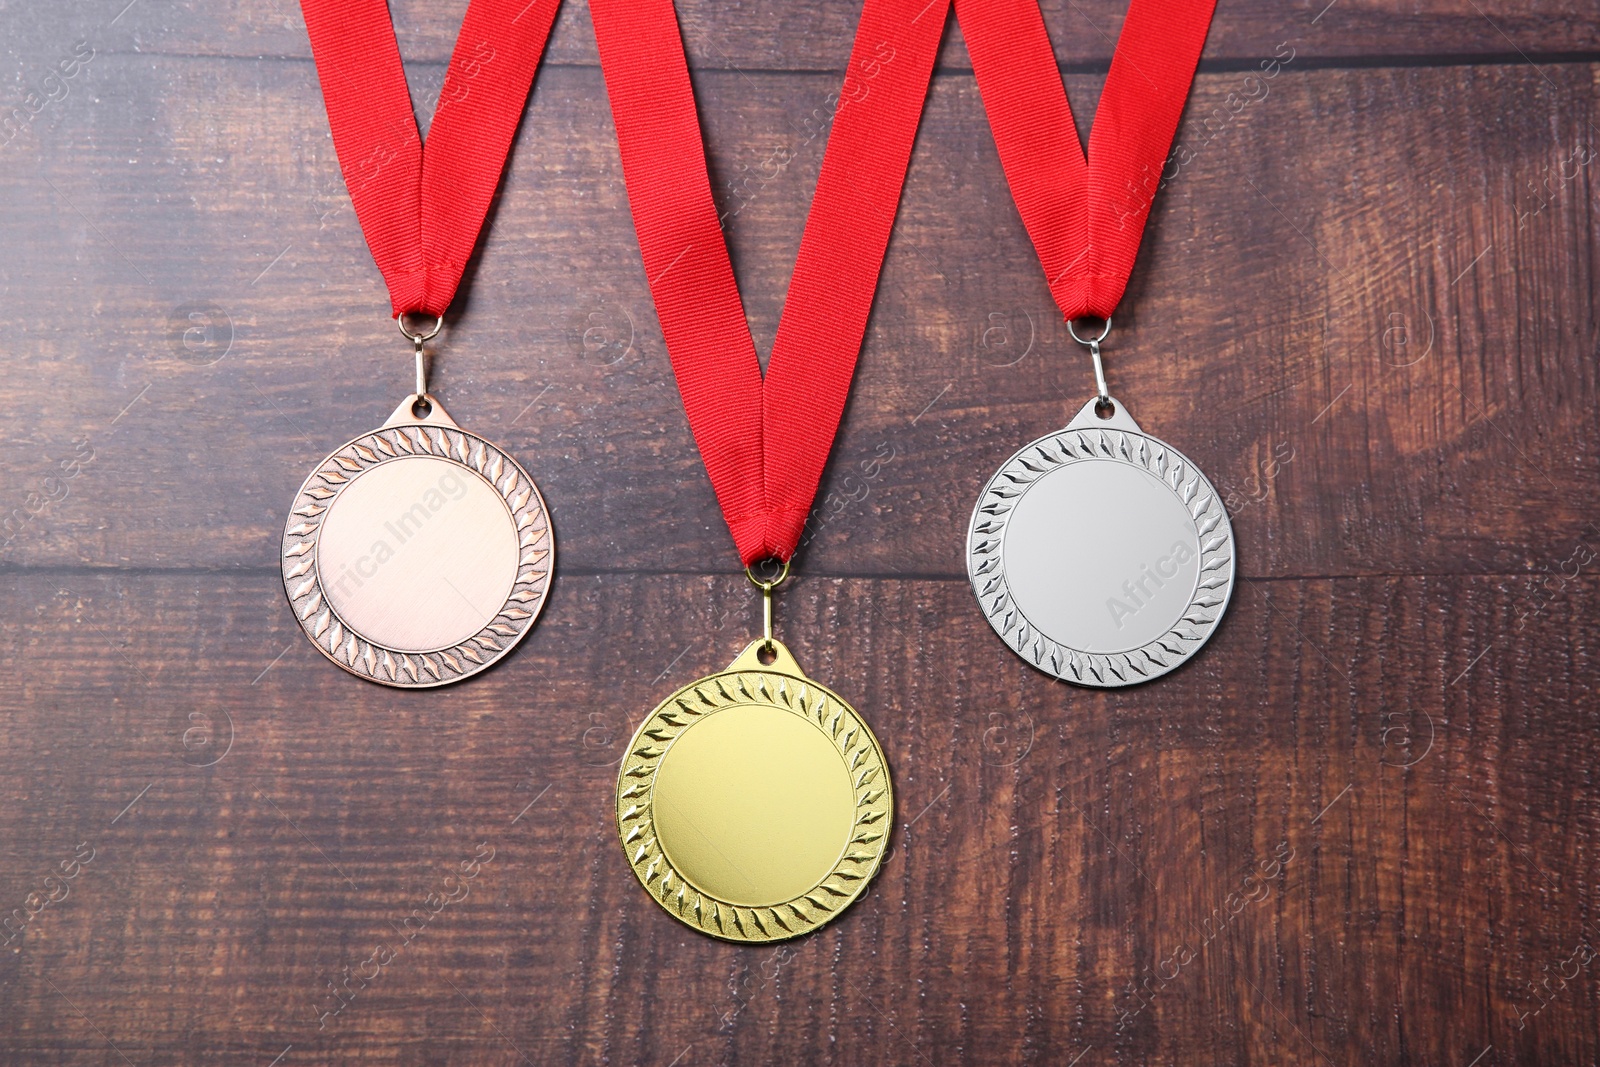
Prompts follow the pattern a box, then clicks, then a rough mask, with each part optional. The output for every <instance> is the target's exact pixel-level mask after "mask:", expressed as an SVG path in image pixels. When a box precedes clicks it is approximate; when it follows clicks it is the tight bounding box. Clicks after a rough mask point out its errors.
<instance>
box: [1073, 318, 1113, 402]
mask: <svg viewBox="0 0 1600 1067" xmlns="http://www.w3.org/2000/svg"><path fill="white" fill-rule="evenodd" d="M1067 332H1068V333H1070V334H1071V335H1072V339H1073V340H1074V341H1076V342H1078V343H1079V344H1080V345H1083V346H1085V347H1086V348H1088V349H1089V358H1090V359H1092V360H1093V361H1094V387H1095V400H1096V401H1097V402H1098V403H1101V404H1109V403H1111V391H1110V390H1109V389H1107V388H1106V369H1105V367H1104V365H1102V364H1101V362H1100V342H1101V341H1104V340H1105V339H1106V335H1107V334H1109V333H1110V332H1111V317H1110V316H1109V315H1108V316H1106V324H1105V328H1104V329H1102V330H1101V331H1100V336H1099V337H1089V338H1085V337H1079V336H1078V331H1077V330H1076V329H1074V328H1073V325H1072V320H1071V319H1068V320H1067Z"/></svg>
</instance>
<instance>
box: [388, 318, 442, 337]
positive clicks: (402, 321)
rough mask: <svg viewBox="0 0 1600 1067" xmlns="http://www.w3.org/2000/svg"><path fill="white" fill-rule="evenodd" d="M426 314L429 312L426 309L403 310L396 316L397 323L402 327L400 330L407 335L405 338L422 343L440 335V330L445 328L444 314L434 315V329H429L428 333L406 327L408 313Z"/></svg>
mask: <svg viewBox="0 0 1600 1067" xmlns="http://www.w3.org/2000/svg"><path fill="white" fill-rule="evenodd" d="M426 314H428V312H426V311H402V312H401V313H400V314H398V315H396V316H395V317H394V322H395V325H396V326H399V327H400V332H401V333H402V334H404V335H405V339H406V340H407V341H410V342H411V343H412V344H414V345H420V344H421V343H422V342H424V341H431V340H433V339H434V338H435V337H437V336H439V331H440V330H442V329H443V328H444V316H443V315H435V316H433V329H431V330H429V331H427V332H426V333H418V332H416V331H413V330H408V329H406V316H407V315H426Z"/></svg>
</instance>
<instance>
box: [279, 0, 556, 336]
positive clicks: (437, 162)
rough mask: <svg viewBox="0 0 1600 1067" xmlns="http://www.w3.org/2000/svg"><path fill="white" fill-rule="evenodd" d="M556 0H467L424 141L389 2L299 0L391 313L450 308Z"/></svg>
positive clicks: (530, 83) (341, 154)
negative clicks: (418, 130) (419, 130)
mask: <svg viewBox="0 0 1600 1067" xmlns="http://www.w3.org/2000/svg"><path fill="white" fill-rule="evenodd" d="M560 2H561V0H533V2H532V3H529V2H528V0H472V2H471V3H470V4H469V5H468V7H467V14H466V17H465V18H464V19H463V20H462V23H461V32H460V35H459V36H458V37H457V38H456V46H455V49H454V52H453V54H452V55H451V57H450V66H449V67H448V68H447V70H446V71H445V78H444V86H443V88H441V89H440V91H439V104H438V107H437V109H436V110H435V111H434V115H433V123H432V125H431V126H430V127H429V130H428V142H427V145H426V147H424V145H423V143H422V137H421V135H420V134H419V133H418V132H417V121H416V117H415V116H414V114H413V113H412V110H411V93H410V90H408V89H407V88H406V75H405V69H404V68H403V67H402V66H401V63H400V46H399V45H398V44H397V43H396V41H395V35H394V23H393V22H392V21H391V20H390V18H389V7H388V4H387V2H386V0H300V8H301V10H302V11H303V12H304V13H305V18H306V30H307V31H308V33H309V34H310V37H311V54H312V56H313V58H315V60H316V63H317V76H318V78H319V79H320V80H321V82H322V97H323V100H324V101H325V102H326V103H327V107H328V126H329V128H330V129H331V130H332V132H333V146H334V149H335V150H336V151H337V152H338V154H339V169H340V170H341V171H343V173H344V181H345V186H346V187H347V188H348V189H349V190H350V201H351V203H352V204H354V205H355V209H356V218H357V219H359V220H360V222H361V231H362V233H364V234H365V235H366V238H367V245H368V247H370V248H371V249H372V258H373V259H374V260H375V261H376V262H377V264H378V269H379V270H380V271H382V272H383V279H384V281H385V282H387V283H388V286H389V299H390V302H391V303H392V304H393V307H394V313H395V315H397V316H398V315H401V314H404V313H407V312H416V313H419V314H425V315H432V316H440V315H443V314H444V311H445V309H446V308H447V307H449V306H450V301H451V299H452V298H453V297H454V296H455V293H456V288H457V287H458V286H459V285H460V284H461V274H462V272H463V271H465V270H466V267H467V260H468V259H469V258H471V256H472V249H473V247H474V246H475V245H476V244H477V243H478V234H479V232H480V231H481V230H482V229H483V220H484V217H485V216H486V215H487V214H488V212H489V204H490V202H491V201H493V199H494V193H495V189H496V188H497V187H498V186H499V184H500V174H501V171H502V170H503V169H504V168H505V162H506V155H507V153H508V152H509V151H510V149H511V141H512V138H513V137H515V136H516V132H517V123H518V122H519V121H520V120H521V118H522V109H523V107H524V106H525V105H526V103H527V100H528V92H529V90H530V89H531V88H532V86H533V75H534V72H535V71H537V70H538V69H539V57H540V55H541V53H543V51H544V44H545V40H546V38H548V37H549V35H550V26H551V23H552V22H554V21H555V16H556V9H557V8H558V7H560Z"/></svg>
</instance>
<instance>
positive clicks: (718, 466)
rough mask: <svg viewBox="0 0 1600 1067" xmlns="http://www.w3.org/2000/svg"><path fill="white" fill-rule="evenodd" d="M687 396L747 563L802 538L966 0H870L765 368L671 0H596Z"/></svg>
mask: <svg viewBox="0 0 1600 1067" xmlns="http://www.w3.org/2000/svg"><path fill="white" fill-rule="evenodd" d="M589 10H590V13H591V14H592V15H593V17H594V31H595V39H596V41H597V42H598V43H599V46H600V65H601V68H602V69H603V70H604V72H605V79H606V90H607V92H608V94H609V95H610V97H611V112H612V116H613V118H614V119H615V122H616V127H617V143H618V146H619V148H620V150H621V154H622V171H623V177H624V180H625V181H626V183H627V187H628V201H629V204H630V206H631V207H632V210H633V222H634V230H635V232H636V233H637V234H638V237H639V251H640V254H641V256H642V258H643V260H644V267H645V272H646V275H647V277H648V279H649V282H650V292H651V294H652V295H653V296H654V298H655V304H656V313H657V315H658V316H659V317H660V319H661V330H662V333H663V335H664V336H665V338H666V342H667V350H668V352H669V354H670V355H671V358H672V369H673V373H674V375H675V376H676V378H677V381H678V389H679V392H680V393H681V394H682V396H683V407H684V411H685V412H686V413H687V415H688V417H689V426H690V428H691V429H692V430H693V432H694V439H695V443H696V444H697V445H698V446H699V448H700V456H701V459H702V460H704V462H705V465H706V472H707V474H709V475H710V477H711V484H712V487H713V488H714V489H715V490H716V493H717V501H718V503H719V504H720V505H721V507H722V512H723V517H724V518H725V519H726V520H727V522H728V528H729V530H730V531H732V533H733V539H734V543H735V545H737V547H738V549H739V555H740V558H741V559H743V560H744V562H745V563H746V564H750V563H754V562H755V561H757V560H760V559H764V558H768V557H775V558H777V559H781V560H787V559H789V558H790V556H792V555H793V554H794V550H795V547H796V546H797V545H798V544H799V543H800V535H801V533H802V531H803V530H804V528H805V522H806V516H807V515H808V514H810V511H811V503H812V500H813V499H814V498H815V497H816V493H817V485H818V483H819V482H820V481H821V479H822V470H823V467H824V465H825V464H826V463H827V459H828V452H829V450H830V449H831V448H832V446H833V438H834V435H835V433H836V432H837V431H838V427H839V419H840V417H841V415H842V414H843V412H844V403H845V397H846V395H847V394H848V393H849V390H850V379H851V377H852V375H853V374H854V372H855V365H856V358H857V356H858V354H859V353H860V350H861V338H862V335H863V334H864V333H865V331H866V325H867V313H868V312H869V311H870V310H871V307H872V296H873V292H874V291H875V290H876V288H877V283H878V272H879V270H880V269H881V268H882V266H883V256H884V252H885V250H886V249H887V247H888V243H889V231H890V230H891V229H892V228H893V226H894V219H895V212H896V209H897V207H898V206H899V202H900V190H901V186H902V184H903V183H904V181H905V174H906V167H907V164H908V163H909V161H910V158H911V146H912V143H913V141H914V140H915V139H916V133H917V123H918V119H919V118H920V117H921V114H922V103H923V99H924V97H925V96H926V95H927V89H928V81H929V79H930V77H931V76H932V73H933V61H934V56H935V54H936V53H937V52H938V49H939V38H940V36H941V34H942V33H943V30H944V20H945V14H946V12H947V11H948V10H949V0H932V2H929V0H865V6H864V7H863V8H862V12H861V23H860V25H859V27H858V28H857V30H856V39H855V45H854V48H853V50H852V51H851V53H850V65H849V66H848V67H847V68H846V73H845V79H844V85H843V87H842V88H841V90H840V92H839V96H838V104H837V111H836V113H835V115H834V121H833V130H832V132H831V133H830V135H829V137H828V147H827V150H826V152H825V153H824V155H823V159H822V171H821V174H820V175H819V177H818V179H817V191H816V195H815V198H814V199H813V200H812V203H811V212H810V214H809V215H808V216H807V219H806V228H805V234H804V236H803V237H802V238H801V241H800V252H799V255H798V256H797V258H796V260H795V265H794V274H793V276H792V277H791V279H790V282H789V293H788V297H787V299H786V300H785V302H784V306H783V315H782V318H781V319H780V321H779V325H778V334H777V337H776V338H775V340H774V342H773V346H772V356H771V358H770V359H769V360H768V362H767V373H766V377H765V379H763V377H762V374H761V364H760V362H759V360H758V358H757V356H756V349H755V342H754V341H753V340H752V339H751V336H750V326H749V323H748V322H747V321H746V319H745V314H744V304H743V301H742V300H741V299H740V297H739V287H738V284H737V282H736V281H735V279H734V276H733V267H732V265H731V264H730V262H729V260H728V248H727V244H726V242H725V241H724V239H723V235H722V227H721V224H720V221H719V219H718V215H717V207H716V202H715V201H714V200H713V198H712V195H711V180H710V177H709V176H708V174H707V171H706V158H705V147H704V145H703V144H702V142H701V138H700V125H699V117H698V113H697V112H696V110H695V102H694V93H693V90H692V88H691V87H690V83H689V68H688V63H687V61H686V60H685V58H684V52H683V41H682V37H681V35H680V33H679V30H678V23H677V14H676V11H675V10H674V8H673V4H672V0H590V4H589Z"/></svg>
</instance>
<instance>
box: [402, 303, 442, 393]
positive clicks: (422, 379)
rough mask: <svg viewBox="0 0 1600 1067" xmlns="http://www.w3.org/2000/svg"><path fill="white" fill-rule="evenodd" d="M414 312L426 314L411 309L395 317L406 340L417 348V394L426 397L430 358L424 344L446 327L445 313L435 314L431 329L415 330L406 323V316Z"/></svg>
mask: <svg viewBox="0 0 1600 1067" xmlns="http://www.w3.org/2000/svg"><path fill="white" fill-rule="evenodd" d="M412 314H423V315H425V314H426V312H410V311H408V312H405V313H403V314H400V315H396V316H395V317H394V321H395V325H397V326H399V327H400V332H401V334H403V335H404V336H405V338H406V340H408V341H410V342H411V344H412V347H413V348H415V350H416V356H417V396H418V397H424V396H427V395H428V358H427V356H425V355H423V352H422V346H423V345H424V344H425V343H426V342H428V341H431V340H433V339H434V338H435V337H438V336H439V331H440V330H441V329H443V328H444V316H443V315H434V316H433V326H432V327H430V328H429V329H426V330H413V329H412V328H411V327H410V326H408V325H406V318H407V317H408V316H410V315H412Z"/></svg>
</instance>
